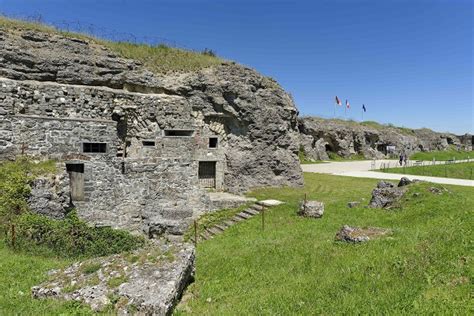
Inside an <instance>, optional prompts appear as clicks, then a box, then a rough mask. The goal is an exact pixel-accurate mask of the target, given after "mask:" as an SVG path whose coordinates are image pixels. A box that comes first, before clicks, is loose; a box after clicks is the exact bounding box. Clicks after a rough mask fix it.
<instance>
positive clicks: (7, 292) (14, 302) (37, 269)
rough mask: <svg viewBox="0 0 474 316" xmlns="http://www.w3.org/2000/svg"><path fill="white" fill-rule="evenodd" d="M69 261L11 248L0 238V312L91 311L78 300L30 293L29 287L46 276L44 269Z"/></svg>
mask: <svg viewBox="0 0 474 316" xmlns="http://www.w3.org/2000/svg"><path fill="white" fill-rule="evenodd" d="M70 263H71V261H70V260H67V259H58V258H52V257H43V256H40V255H35V254H31V253H30V254H26V253H24V252H15V251H12V250H11V249H9V248H8V247H6V245H5V243H4V241H3V240H2V239H0V280H1V282H0V315H93V313H92V311H91V310H90V309H89V308H87V307H84V306H81V305H80V304H78V303H74V302H62V301H57V300H52V299H49V300H37V299H33V298H32V297H31V287H32V286H34V285H38V284H39V283H41V282H42V281H44V280H46V279H47V278H48V276H47V271H48V270H50V269H57V268H62V267H65V266H67V265H68V264H70Z"/></svg>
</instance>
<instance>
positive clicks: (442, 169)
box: [383, 162, 474, 179]
mask: <svg viewBox="0 0 474 316" xmlns="http://www.w3.org/2000/svg"><path fill="white" fill-rule="evenodd" d="M383 172H388V173H400V174H411V175H420V176H430V177H443V178H456V179H474V162H463V163H453V164H442V165H435V166H429V165H428V166H415V167H407V168H389V169H384V170H383Z"/></svg>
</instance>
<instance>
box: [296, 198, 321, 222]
mask: <svg viewBox="0 0 474 316" xmlns="http://www.w3.org/2000/svg"><path fill="white" fill-rule="evenodd" d="M323 213H324V203H323V202H319V201H306V200H303V201H302V202H301V204H300V209H299V210H298V215H300V216H304V217H313V218H320V217H322V216H323Z"/></svg>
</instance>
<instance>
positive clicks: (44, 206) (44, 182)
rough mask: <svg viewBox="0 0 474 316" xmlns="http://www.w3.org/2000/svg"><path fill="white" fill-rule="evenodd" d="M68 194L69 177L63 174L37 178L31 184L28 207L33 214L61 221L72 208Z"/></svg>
mask: <svg viewBox="0 0 474 316" xmlns="http://www.w3.org/2000/svg"><path fill="white" fill-rule="evenodd" d="M69 192H70V189H69V176H68V174H67V173H65V172H63V173H60V174H56V175H50V176H49V177H41V178H37V179H35V180H33V182H32V183H31V193H30V196H29V198H28V205H29V207H30V209H31V210H32V211H33V212H35V213H38V214H42V215H47V216H49V217H51V218H55V219H63V218H64V216H65V215H66V214H67V212H68V211H69V210H70V209H71V208H72V203H71V198H70V193H69Z"/></svg>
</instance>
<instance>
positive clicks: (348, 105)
mask: <svg viewBox="0 0 474 316" xmlns="http://www.w3.org/2000/svg"><path fill="white" fill-rule="evenodd" d="M346 108H348V109H350V108H351V105H350V104H349V101H347V99H346Z"/></svg>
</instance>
